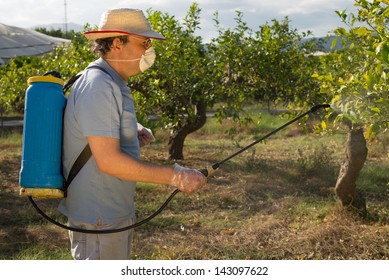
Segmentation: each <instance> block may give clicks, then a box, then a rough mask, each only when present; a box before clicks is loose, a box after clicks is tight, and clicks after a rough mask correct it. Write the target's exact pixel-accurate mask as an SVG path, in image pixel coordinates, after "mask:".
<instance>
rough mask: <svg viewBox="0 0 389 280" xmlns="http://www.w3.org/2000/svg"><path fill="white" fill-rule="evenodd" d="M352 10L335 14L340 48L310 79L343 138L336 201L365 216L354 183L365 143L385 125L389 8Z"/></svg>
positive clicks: (383, 0)
mask: <svg viewBox="0 0 389 280" xmlns="http://www.w3.org/2000/svg"><path fill="white" fill-rule="evenodd" d="M355 5H356V6H357V7H358V13H357V14H353V13H350V14H347V13H346V12H345V11H338V12H337V13H338V15H339V16H340V18H341V21H342V22H343V23H345V24H347V26H348V30H347V29H346V28H338V29H337V30H336V31H335V32H336V35H338V37H339V38H341V39H342V40H343V46H344V48H343V50H339V51H335V52H334V53H333V54H332V55H330V56H326V57H323V65H324V67H326V69H325V70H324V71H325V72H326V74H321V75H319V74H316V75H315V77H317V78H318V79H319V80H320V81H321V92H322V93H325V94H326V95H329V96H330V97H331V98H332V108H333V109H334V113H332V114H331V115H332V116H334V128H335V129H336V130H339V129H345V130H346V131H347V134H348V138H347V144H346V159H345V161H344V163H343V164H342V166H341V168H340V172H339V176H338V180H337V183H336V187H335V190H336V194H337V197H338V198H339V200H340V201H341V203H342V205H343V206H345V207H348V206H351V207H353V208H356V209H358V211H359V213H360V214H361V215H363V216H365V215H366V214H367V211H366V202H365V199H364V197H363V196H362V194H361V192H359V191H358V189H357V186H356V180H357V177H358V175H359V172H360V170H361V169H362V168H363V165H364V163H365V160H366V158H367V154H368V148H367V142H368V141H369V140H371V139H372V138H374V137H375V135H377V134H378V133H379V132H381V131H383V130H385V129H387V128H388V125H389V122H388V116H389V95H388V89H389V88H388V81H387V73H388V71H389V42H388V39H389V31H388V29H387V26H388V16H389V8H388V1H387V0H373V1H367V0H356V1H355ZM334 44H335V43H334ZM323 126H325V125H324V124H323Z"/></svg>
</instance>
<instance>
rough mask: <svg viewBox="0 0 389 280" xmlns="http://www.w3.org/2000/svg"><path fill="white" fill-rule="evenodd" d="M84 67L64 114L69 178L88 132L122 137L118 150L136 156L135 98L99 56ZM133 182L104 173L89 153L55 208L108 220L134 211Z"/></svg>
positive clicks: (65, 163)
mask: <svg viewBox="0 0 389 280" xmlns="http://www.w3.org/2000/svg"><path fill="white" fill-rule="evenodd" d="M92 65H96V66H99V67H102V68H103V69H105V70H106V71H107V72H108V73H109V75H108V74H107V73H105V72H104V71H102V70H100V69H96V68H91V69H88V68H87V69H86V70H85V71H84V72H83V74H82V76H81V77H80V78H79V79H78V80H77V81H76V82H75V84H74V85H73V88H72V91H71V93H70V95H69V97H68V101H67V106H66V109H65V114H64V131H63V151H62V163H63V173H64V176H65V178H67V176H68V174H69V171H70V169H71V167H72V165H73V164H74V162H75V160H76V159H77V157H78V155H79V154H80V153H81V151H82V150H83V149H84V147H85V146H86V144H87V140H86V136H103V137H110V138H117V139H120V148H121V150H122V152H124V153H126V154H128V155H130V156H132V157H135V158H139V153H140V151H139V150H140V149H139V142H138V134H137V119H136V115H135V108H134V98H133V96H132V95H131V92H130V90H129V88H128V86H127V84H126V82H125V81H124V80H123V79H122V78H121V77H120V76H119V74H118V73H117V72H116V71H115V70H114V69H113V68H111V67H110V66H109V65H108V64H107V63H106V62H105V61H104V60H103V59H98V60H96V61H95V62H93V63H91V64H90V65H89V66H88V67H90V66H92ZM134 193H135V182H129V181H124V180H121V179H119V178H116V177H113V176H110V175H107V174H102V173H101V172H100V171H99V170H98V168H97V165H96V161H95V159H94V158H93V156H92V157H91V158H90V159H89V161H88V162H87V163H86V164H85V165H84V167H83V168H82V169H81V170H80V172H79V173H78V175H77V176H76V177H75V178H74V180H73V182H72V183H71V185H70V186H69V189H68V192H67V197H66V198H64V199H63V200H62V201H61V203H60V205H59V208H58V209H59V211H60V212H62V213H63V214H64V215H66V216H67V217H68V218H70V219H73V220H77V221H81V222H87V223H92V224H94V223H98V224H111V223H116V222H120V221H122V220H125V219H128V218H133V217H134V216H135V209H134V208H135V207H134Z"/></svg>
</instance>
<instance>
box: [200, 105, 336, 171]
mask: <svg viewBox="0 0 389 280" xmlns="http://www.w3.org/2000/svg"><path fill="white" fill-rule="evenodd" d="M321 108H330V105H329V104H318V105H315V106H313V107H311V109H309V110H308V111H306V112H305V113H303V114H301V115H298V116H297V117H295V118H294V119H292V120H290V121H289V122H287V123H285V124H284V125H282V126H280V127H278V128H276V129H275V130H273V131H271V132H269V133H268V134H266V135H265V136H263V137H261V138H260V139H258V140H255V141H254V142H252V143H251V144H249V145H247V146H246V147H244V148H242V149H240V150H239V151H237V152H236V153H234V154H232V155H230V156H228V157H226V158H225V159H223V160H221V161H218V162H216V163H214V164H212V165H211V166H207V167H206V168H204V169H200V170H199V171H200V172H201V173H203V174H204V176H205V177H208V176H210V175H211V174H212V173H214V172H215V171H216V170H217V169H218V168H219V167H220V165H222V164H223V163H225V162H226V161H228V160H230V159H231V158H233V157H235V156H237V155H239V154H241V153H242V152H244V151H246V150H247V149H249V148H251V147H252V146H254V145H255V144H258V143H259V142H262V141H263V140H265V139H266V138H268V137H270V136H271V135H273V134H275V133H277V132H278V131H280V130H281V129H283V128H285V127H287V126H289V125H290V124H292V123H294V122H296V121H297V120H299V119H301V118H302V117H304V116H305V115H308V114H310V113H313V112H315V111H317V110H319V109H321Z"/></svg>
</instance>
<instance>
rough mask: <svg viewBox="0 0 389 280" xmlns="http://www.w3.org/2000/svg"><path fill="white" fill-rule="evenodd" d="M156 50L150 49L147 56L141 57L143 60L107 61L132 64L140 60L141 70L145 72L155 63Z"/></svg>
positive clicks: (146, 53)
mask: <svg viewBox="0 0 389 280" xmlns="http://www.w3.org/2000/svg"><path fill="white" fill-rule="evenodd" d="M155 57H156V54H155V50H154V48H153V47H150V48H148V49H147V50H146V52H145V54H144V55H142V56H141V58H136V59H106V60H107V61H122V62H126V61H128V62H130V61H136V60H139V69H140V71H142V72H144V71H146V70H147V69H149V68H150V67H151V66H152V65H153V64H154V61H155Z"/></svg>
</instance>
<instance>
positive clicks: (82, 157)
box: [63, 66, 111, 196]
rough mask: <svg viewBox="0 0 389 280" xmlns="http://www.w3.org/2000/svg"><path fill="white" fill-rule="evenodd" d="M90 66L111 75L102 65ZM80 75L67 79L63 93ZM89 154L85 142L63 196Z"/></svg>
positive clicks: (90, 152) (89, 151)
mask: <svg viewBox="0 0 389 280" xmlns="http://www.w3.org/2000/svg"><path fill="white" fill-rule="evenodd" d="M90 68H97V69H99V70H101V71H103V72H105V73H106V74H108V75H109V76H110V77H111V75H110V74H109V73H108V71H107V70H105V69H104V68H102V67H99V66H91V67H88V69H90ZM81 75H82V73H77V74H75V75H74V76H73V77H71V78H70V79H69V81H68V82H67V83H66V85H65V86H64V88H63V89H64V93H65V92H66V91H67V90H68V89H69V88H70V87H71V86H72V85H73V84H74V82H75V81H77V79H78V78H80V77H81ZM91 156H92V151H91V150H90V147H89V144H86V146H85V148H84V149H83V150H82V151H81V153H80V154H79V156H78V157H77V159H76V161H75V162H74V164H73V166H72V168H71V169H70V172H69V176H68V178H67V180H66V181H65V184H64V189H65V196H66V193H67V190H68V187H69V186H70V184H71V182H72V181H73V179H74V178H75V177H76V176H77V174H78V172H80V170H81V169H82V167H83V166H84V165H85V164H86V163H87V161H88V160H89V159H90V157H91Z"/></svg>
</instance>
